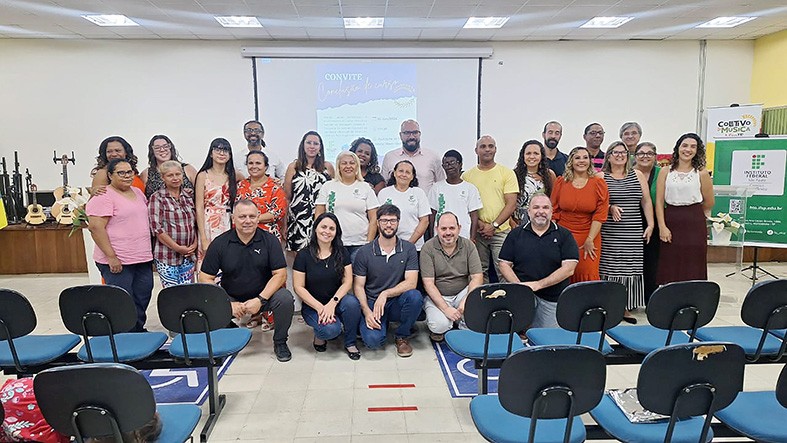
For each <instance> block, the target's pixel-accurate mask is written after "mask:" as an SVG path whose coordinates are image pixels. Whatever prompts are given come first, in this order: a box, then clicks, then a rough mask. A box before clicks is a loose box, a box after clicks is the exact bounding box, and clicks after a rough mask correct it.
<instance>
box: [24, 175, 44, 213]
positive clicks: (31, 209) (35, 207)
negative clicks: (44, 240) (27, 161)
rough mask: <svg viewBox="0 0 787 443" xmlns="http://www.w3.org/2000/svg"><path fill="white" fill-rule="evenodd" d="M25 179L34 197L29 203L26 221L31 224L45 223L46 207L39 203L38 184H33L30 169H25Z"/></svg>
mask: <svg viewBox="0 0 787 443" xmlns="http://www.w3.org/2000/svg"><path fill="white" fill-rule="evenodd" d="M25 181H26V182H27V188H28V189H29V190H30V194H31V198H32V202H31V203H30V204H29V205H27V215H25V221H26V222H27V223H29V224H31V225H40V224H43V223H44V222H45V221H46V214H45V213H44V207H43V206H41V205H39V204H38V198H37V191H38V186H36V185H35V184H33V177H32V176H31V175H30V170H26V171H25Z"/></svg>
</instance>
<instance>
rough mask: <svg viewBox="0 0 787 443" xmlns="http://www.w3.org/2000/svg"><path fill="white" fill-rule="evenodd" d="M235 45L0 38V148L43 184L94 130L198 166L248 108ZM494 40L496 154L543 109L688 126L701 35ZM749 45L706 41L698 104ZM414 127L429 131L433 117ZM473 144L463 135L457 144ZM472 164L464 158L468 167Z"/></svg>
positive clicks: (578, 122) (92, 149)
mask: <svg viewBox="0 0 787 443" xmlns="http://www.w3.org/2000/svg"><path fill="white" fill-rule="evenodd" d="M255 44H257V45H259V42H256V43H255ZM484 45H489V43H485V44H484ZM242 46H244V43H243V42H237V41H232V42H205V41H67V40H66V41H53V40H10V39H0V105H1V106H0V155H2V156H6V157H9V159H10V158H11V157H12V155H13V151H14V150H15V149H18V150H19V151H20V161H21V163H22V166H23V167H28V168H30V170H31V172H32V173H33V174H34V176H35V181H36V182H38V184H39V187H40V188H41V189H51V188H52V187H54V186H56V185H58V184H59V182H60V176H59V172H60V168H59V167H58V166H55V165H54V164H53V163H52V160H51V157H52V151H53V150H57V151H58V152H59V153H62V152H69V153H70V151H71V150H74V151H75V152H76V156H77V165H76V167H75V168H72V169H71V170H70V176H71V178H72V182H75V183H76V184H80V185H84V184H87V183H88V174H89V171H90V169H91V167H92V166H93V164H94V157H95V155H96V151H97V147H98V144H99V142H100V141H101V140H102V139H103V138H105V137H107V136H109V135H116V134H117V135H122V136H124V137H126V138H127V140H129V141H130V142H131V143H132V145H133V146H134V148H135V150H136V152H137V153H139V154H141V156H142V157H145V153H146V149H147V143H148V141H149V139H150V137H151V136H152V135H153V134H157V133H164V134H167V135H169V136H170V137H171V138H172V139H173V141H174V142H175V144H176V146H177V147H178V150H179V151H180V152H181V155H182V157H183V158H184V159H185V160H186V161H188V162H190V163H195V164H196V166H197V167H199V166H200V165H201V164H202V161H203V160H204V158H205V154H206V153H207V147H208V144H209V143H210V141H211V140H212V139H213V138H215V137H226V138H228V139H229V140H230V142H231V143H232V144H233V146H236V145H237V146H240V145H242V143H243V142H244V141H243V137H242V132H241V126H242V124H243V123H244V122H245V121H246V120H249V119H250V118H252V117H253V115H254V103H253V95H252V94H253V91H252V72H251V62H250V60H249V59H244V58H242V57H241V56H240V48H241V47H242ZM492 46H493V47H494V50H495V54H494V56H493V58H492V59H489V60H486V61H484V64H483V77H482V116H481V117H482V123H481V124H482V127H481V129H482V132H483V133H489V134H492V135H494V136H495V137H496V138H497V141H498V145H499V146H500V155H499V160H500V161H501V162H504V163H506V164H508V165H511V166H513V164H514V161H515V158H516V154H517V153H518V151H519V148H520V146H521V144H522V142H523V141H525V140H526V139H528V138H539V137H540V134H541V130H542V127H543V124H544V123H545V122H546V121H548V120H551V119H556V120H560V121H561V122H562V123H563V125H564V132H565V134H564V136H563V141H562V142H561V149H562V150H567V148H570V147H573V146H575V145H579V144H582V143H583V141H582V137H581V135H582V129H583V128H584V126H585V125H586V124H587V123H589V122H591V121H599V122H601V123H602V124H603V125H604V128H605V130H606V132H607V136H606V141H605V145H606V144H608V142H609V141H611V140H613V139H614V138H615V137H616V136H617V132H618V129H619V127H620V124H621V123H623V122H624V121H627V120H636V121H639V122H640V123H641V124H642V125H643V127H644V133H645V136H644V138H643V139H647V140H652V141H654V142H655V143H656V144H657V145H658V146H659V151H660V152H666V151H668V150H670V149H671V147H672V145H673V144H674V141H675V139H676V138H677V137H678V136H679V135H680V134H681V133H683V132H687V131H694V130H696V116H697V96H698V85H699V81H698V66H699V42H696V41H666V42H613V41H593V42H523V43H498V44H492ZM752 58H753V43H752V42H748V41H742V42H737V41H736V42H726V41H719V42H709V43H708V52H707V66H708V69H707V73H708V75H707V78H706V81H705V105H706V106H713V105H724V104H729V103H732V102H739V103H744V102H747V101H748V100H749V86H750V79H751V61H752ZM501 63H502V64H501ZM293 98H294V99H297V95H294V96H293ZM292 105H293V104H292V103H288V104H283V106H292ZM450 111H451V112H470V113H473V114H475V109H468V110H450ZM444 118H446V119H450V118H451V116H450V114H447V115H446V116H445V117H444ZM263 123H264V122H263ZM266 130H267V131H268V132H273V131H275V128H269V127H266ZM422 130H424V132H425V135H424V138H425V139H426V138H427V136H426V134H428V131H429V128H426V127H424V128H422ZM300 135H301V134H297V135H295V136H294V138H299V137H300ZM474 143H475V140H467V145H466V146H463V147H461V148H463V149H462V151H463V152H470V151H471V150H472V147H473V145H474ZM291 149H292V150H293V152H292V153H284V154H286V155H285V156H287V157H289V156H291V155H292V154H293V153H294V150H295V146H293V147H292V148H291ZM140 160H141V162H142V163H143V166H144V163H145V160H144V159H140ZM473 163H474V159H473V158H472V157H470V158H467V160H466V161H465V166H466V167H470V166H472V164H473Z"/></svg>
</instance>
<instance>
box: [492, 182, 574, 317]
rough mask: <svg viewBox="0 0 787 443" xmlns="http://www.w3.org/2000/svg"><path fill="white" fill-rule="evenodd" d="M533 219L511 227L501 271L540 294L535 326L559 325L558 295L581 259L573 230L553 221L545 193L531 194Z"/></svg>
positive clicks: (501, 250) (531, 217) (550, 206)
mask: <svg viewBox="0 0 787 443" xmlns="http://www.w3.org/2000/svg"><path fill="white" fill-rule="evenodd" d="M527 213H528V215H529V216H530V222H528V223H527V224H525V225H521V226H518V227H517V228H516V229H514V230H513V231H511V232H510V233H509V234H508V237H506V240H505V242H503V247H502V248H501V249H500V273H501V274H503V278H505V279H506V281H508V282H511V283H520V284H523V285H526V286H528V287H530V289H532V290H533V292H534V293H535V294H536V316H535V318H534V319H533V324H532V327H534V328H557V327H558V324H557V317H556V315H555V313H556V311H557V299H558V297H559V296H560V293H561V292H562V291H563V289H565V288H566V286H568V285H569V283H570V282H569V277H571V276H572V275H573V274H574V269H575V268H576V267H577V263H578V262H579V250H578V248H577V243H576V241H574V237H573V236H572V235H571V233H570V232H569V231H568V230H567V229H566V228H563V227H561V226H558V225H557V223H555V222H553V221H552V202H551V201H550V200H549V197H547V196H546V195H545V194H541V193H538V194H535V195H533V197H531V198H530V206H529V207H528V209H527Z"/></svg>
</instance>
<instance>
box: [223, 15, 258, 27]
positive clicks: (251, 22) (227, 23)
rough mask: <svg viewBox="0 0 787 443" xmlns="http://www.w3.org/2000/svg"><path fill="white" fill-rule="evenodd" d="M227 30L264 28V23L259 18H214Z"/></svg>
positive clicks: (236, 16) (231, 16)
mask: <svg viewBox="0 0 787 443" xmlns="http://www.w3.org/2000/svg"><path fill="white" fill-rule="evenodd" d="M214 18H215V19H216V21H217V22H219V24H220V25H221V26H224V27H225V28H262V23H260V21H259V20H257V17H244V16H240V15H229V16H218V17H214Z"/></svg>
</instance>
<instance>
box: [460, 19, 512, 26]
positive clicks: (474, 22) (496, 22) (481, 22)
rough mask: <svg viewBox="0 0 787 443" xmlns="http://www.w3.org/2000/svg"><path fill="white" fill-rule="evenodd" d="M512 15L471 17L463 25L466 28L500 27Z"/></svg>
mask: <svg viewBox="0 0 787 443" xmlns="http://www.w3.org/2000/svg"><path fill="white" fill-rule="evenodd" d="M509 18H511V17H470V18H468V19H467V22H465V25H464V26H462V27H463V28H465V29H500V28H502V27H503V25H505V24H506V22H507V21H508V19H509Z"/></svg>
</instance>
